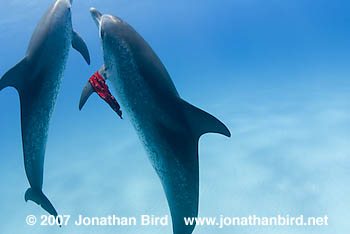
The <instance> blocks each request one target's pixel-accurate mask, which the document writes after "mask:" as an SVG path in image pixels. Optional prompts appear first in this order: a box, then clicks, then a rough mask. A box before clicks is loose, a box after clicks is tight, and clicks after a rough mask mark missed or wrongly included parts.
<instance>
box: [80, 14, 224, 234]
mask: <svg viewBox="0 0 350 234" xmlns="http://www.w3.org/2000/svg"><path fill="white" fill-rule="evenodd" d="M90 12H91V15H92V17H93V19H94V21H95V23H96V24H97V26H98V28H99V36H100V40H101V44H102V49H103V59H104V65H103V66H102V67H101V68H100V70H99V71H98V73H99V74H100V75H101V76H102V77H104V78H105V79H106V80H107V81H109V82H110V83H111V85H112V87H113V90H114V91H115V93H116V97H117V99H118V100H119V101H120V103H121V107H122V108H123V109H124V110H125V111H126V113H127V115H128V116H129V117H130V119H131V122H132V124H133V126H134V128H135V129H136V131H137V133H138V136H139V138H140V140H141V141H142V143H143V145H144V148H145V149H146V151H147V153H148V157H149V159H150V162H151V164H152V166H153V168H154V169H155V171H156V172H157V174H158V176H159V178H160V180H161V183H162V186H163V189H164V191H165V194H166V197H167V201H168V205H169V208H170V213H171V217H172V224H173V233H174V234H190V233H192V232H193V230H194V228H195V224H193V225H185V222H184V218H185V217H197V215H198V200H199V165H198V141H199V138H200V136H201V135H203V134H205V133H219V134H223V135H225V136H227V137H230V136H231V133H230V131H229V130H228V128H227V127H226V126H225V125H224V124H223V123H222V122H220V121H219V120H218V119H216V118H215V117H213V116H212V115H210V114H208V113H206V112H204V111H203V110H200V109H199V108H197V107H195V106H193V105H191V104H190V103H188V102H186V101H185V100H183V99H182V98H181V97H180V95H179V93H178V92H177V90H176V88H175V85H174V83H173V82H172V80H171V78H170V76H169V74H168V72H167V70H166V69H165V67H164V65H163V64H162V62H161V61H160V59H159V58H158V56H157V55H156V54H155V52H154V51H153V50H152V48H151V47H150V46H149V45H148V43H147V42H146V41H145V40H144V39H143V38H142V37H141V36H140V35H139V34H138V33H137V32H136V31H135V30H134V29H133V28H132V27H131V26H130V25H129V24H128V23H126V22H125V21H124V20H122V19H120V18H118V17H116V16H113V15H107V14H105V15H102V14H101V13H100V12H99V11H97V10H96V9H94V8H91V9H90ZM92 93H94V87H93V86H92V85H91V83H90V82H88V83H87V85H86V86H85V88H84V90H83V92H82V96H81V99H80V104H79V108H80V109H81V108H82V107H83V106H84V104H85V102H86V101H87V100H88V96H90V95H91V94H92Z"/></svg>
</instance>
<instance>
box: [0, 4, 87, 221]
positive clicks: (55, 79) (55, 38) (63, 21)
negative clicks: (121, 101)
mask: <svg viewBox="0 0 350 234" xmlns="http://www.w3.org/2000/svg"><path fill="white" fill-rule="evenodd" d="M71 4H72V0H57V1H55V2H54V3H53V5H52V6H51V7H50V8H49V9H48V10H47V11H46V13H45V15H44V16H43V17H42V18H41V20H40V22H39V23H38V25H37V27H36V29H35V31H34V33H33V35H32V38H31V40H30V43H29V46H28V49H27V52H26V55H25V57H24V58H23V59H22V60H21V61H20V62H19V63H17V64H16V65H15V66H14V67H13V68H11V69H10V70H9V71H8V72H7V73H5V75H4V76H3V77H2V78H1V80H0V90H2V89H4V88H6V87H14V88H15V89H16V90H17V91H18V94H19V97H20V103H21V129H22V143H23V153H24V166H25V171H26V175H27V178H28V181H29V184H30V188H29V189H28V190H27V191H26V193H25V201H28V200H31V201H33V202H35V203H37V204H38V205H41V206H42V208H43V209H45V210H46V211H47V212H48V213H50V214H51V215H54V216H57V212H56V210H55V208H54V207H53V205H52V204H51V202H50V201H49V199H48V198H47V197H46V196H45V195H44V193H43V191H42V187H43V170H44V157H45V150H46V142H47V136H48V129H49V122H50V119H51V115H52V112H53V109H54V106H55V103H56V99H57V94H58V92H59V89H60V85H61V80H62V76H63V72H64V70H65V66H66V62H67V58H68V53H69V49H70V45H72V46H73V48H75V49H76V50H78V51H79V52H80V53H81V54H82V55H83V57H84V59H85V60H86V62H87V63H88V64H90V55H89V52H88V49H87V46H86V44H85V42H84V41H83V39H82V38H81V37H80V36H79V34H78V33H76V32H75V31H73V28H72V19H71Z"/></svg>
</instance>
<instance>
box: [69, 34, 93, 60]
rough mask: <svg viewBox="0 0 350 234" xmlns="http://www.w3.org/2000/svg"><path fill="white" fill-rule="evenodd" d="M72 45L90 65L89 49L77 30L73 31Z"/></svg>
mask: <svg viewBox="0 0 350 234" xmlns="http://www.w3.org/2000/svg"><path fill="white" fill-rule="evenodd" d="M72 46H73V48H74V49H76V50H77V51H78V52H79V53H80V54H81V55H82V56H83V57H84V59H85V61H86V62H87V64H89V65H90V54H89V50H88V48H87V46H86V44H85V42H84V40H83V38H82V37H81V36H80V35H79V34H78V33H77V32H76V31H73V36H72Z"/></svg>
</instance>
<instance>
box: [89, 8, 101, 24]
mask: <svg viewBox="0 0 350 234" xmlns="http://www.w3.org/2000/svg"><path fill="white" fill-rule="evenodd" d="M90 13H91V16H92V18H93V19H94V21H95V23H96V25H97V27H99V26H100V22H101V18H102V14H101V12H99V11H98V10H96V9H95V8H90Z"/></svg>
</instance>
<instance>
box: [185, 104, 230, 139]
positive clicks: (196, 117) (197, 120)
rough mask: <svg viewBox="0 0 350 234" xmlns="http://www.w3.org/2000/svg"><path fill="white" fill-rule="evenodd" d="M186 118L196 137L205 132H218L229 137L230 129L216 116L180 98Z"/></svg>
mask: <svg viewBox="0 0 350 234" xmlns="http://www.w3.org/2000/svg"><path fill="white" fill-rule="evenodd" d="M182 102H183V107H184V111H185V115H186V118H187V120H188V122H189V124H190V126H191V128H192V129H193V131H194V133H195V134H196V136H197V137H200V136H201V135H203V134H205V133H210V132H211V133H219V134H222V135H225V136H227V137H231V133H230V130H229V129H228V128H227V127H226V126H225V125H224V124H223V123H222V122H221V121H220V120H218V119H217V118H215V117H214V116H212V115H210V114H208V113H207V112H205V111H203V110H201V109H199V108H197V107H195V106H193V105H191V104H190V103H188V102H186V101H185V100H182Z"/></svg>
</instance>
